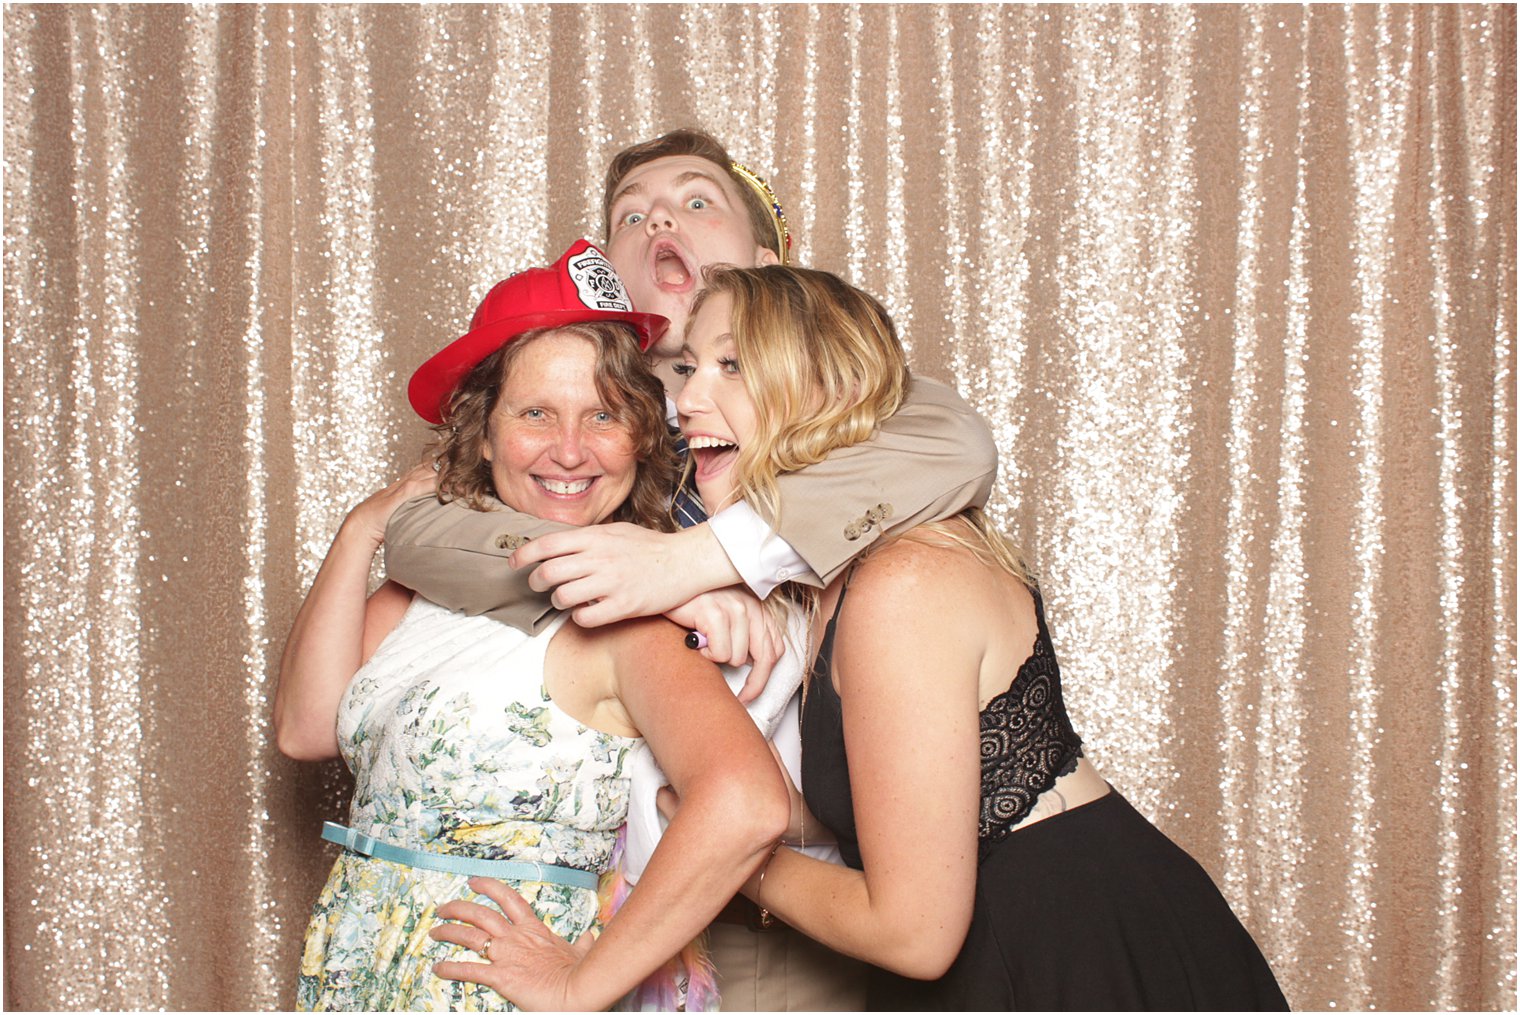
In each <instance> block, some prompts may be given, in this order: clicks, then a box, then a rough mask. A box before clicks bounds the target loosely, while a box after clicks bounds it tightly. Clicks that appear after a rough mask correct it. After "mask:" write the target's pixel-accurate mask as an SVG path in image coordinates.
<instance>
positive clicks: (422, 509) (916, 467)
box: [385, 378, 997, 631]
mask: <svg viewBox="0 0 1520 1015" xmlns="http://www.w3.org/2000/svg"><path fill="white" fill-rule="evenodd" d="M996 475H997V446H996V445H995V444H994V443H993V440H992V432H991V431H990V430H989V429H988V427H987V424H986V421H984V420H983V419H982V418H981V417H980V416H978V415H977V414H976V412H975V410H973V409H972V408H971V406H970V405H968V404H967V403H966V400H965V399H963V398H962V397H961V396H960V395H959V394H958V393H957V392H956V391H955V389H953V388H951V387H949V386H947V385H945V384H941V383H940V382H938V381H933V380H929V379H927V378H914V379H913V381H912V382H911V384H910V385H909V388H908V394H907V398H906V399H905V400H904V402H903V405H902V408H900V409H899V410H898V411H897V412H896V413H895V414H894V415H893V416H892V417H891V418H890V419H887V420H885V421H884V422H883V423H882V425H881V427H880V428H879V430H878V432H877V433H876V435H875V436H873V437H872V438H871V439H870V440H868V441H865V442H863V443H861V444H856V445H853V446H851V447H848V448H841V449H839V450H838V451H836V452H834V453H833V454H832V455H830V456H829V457H828V458H826V459H825V460H823V461H822V462H819V463H818V464H817V465H813V466H810V467H808V468H806V469H803V470H801V471H799V472H794V473H790V474H788V475H785V476H781V477H779V479H778V480H777V486H778V490H779V494H780V498H779V499H780V510H779V517H777V518H772V519H769V521H770V522H771V524H772V525H773V526H774V527H775V529H776V532H777V533H778V534H779V535H780V536H781V538H782V539H784V540H786V541H787V542H788V543H790V544H791V546H792V549H794V550H796V551H797V554H798V556H800V557H801V558H802V559H803V560H804V561H806V562H807V565H808V566H809V567H811V568H812V569H813V571H814V572H815V573H816V574H818V575H819V576H821V577H822V579H823V581H824V582H825V583H827V582H828V581H829V580H831V579H832V578H833V577H834V576H835V575H837V574H838V573H839V572H840V571H841V570H843V569H844V566H845V565H846V564H848V563H849V562H850V561H851V560H853V559H854V558H855V557H856V556H857V555H858V554H859V553H860V552H861V551H862V550H864V549H865V548H866V547H868V546H870V545H871V544H872V543H874V542H875V541H876V540H877V539H878V538H879V537H880V536H881V535H882V533H883V532H893V531H900V530H903V529H907V528H911V527H912V526H914V525H917V524H919V523H921V522H928V521H935V520H937V519H942V518H949V517H950V516H951V515H954V514H955V513H956V512H958V511H960V510H961V509H963V508H966V507H980V506H982V505H983V504H985V503H987V497H988V495H989V494H990V493H991V492H992V481H993V479H994V477H995V476H996ZM563 528H567V526H566V525H564V524H562V523H560V522H546V521H542V520H540V519H538V518H534V517H532V516H530V515H524V514H520V513H519V512H516V511H513V510H511V509H510V508H507V507H505V506H498V508H497V509H496V510H491V511H473V510H471V509H469V508H467V507H465V506H463V505H462V504H458V503H450V504H440V503H438V501H437V499H436V498H434V497H432V496H426V497H418V498H415V499H413V500H410V501H407V502H406V503H405V504H403V505H401V507H399V508H397V509H396V513H395V514H394V515H392V516H391V521H390V527H389V528H387V529H386V533H385V565H386V570H387V572H388V574H389V577H391V578H392V579H394V580H395V581H398V582H400V583H401V584H402V585H405V586H407V587H408V588H410V589H413V590H415V591H416V592H417V593H418V594H420V595H422V596H425V597H426V598H428V599H431V600H433V601H434V602H436V603H440V604H442V605H444V606H447V607H449V608H450V609H454V610H462V611H464V612H465V613H468V614H471V615H474V614H482V613H484V614H488V615H490V616H492V617H494V618H496V619H497V620H500V621H502V622H504V623H507V624H511V625H512V626H513V627H516V628H519V629H521V630H527V631H536V630H539V629H540V628H542V627H543V625H544V624H546V623H548V621H549V620H550V618H552V616H553V615H554V608H553V607H552V606H551V605H550V604H549V597H548V595H547V594H546V593H542V592H534V591H533V590H532V589H531V588H529V587H528V575H527V572H526V571H522V572H518V571H514V570H512V569H511V568H510V567H508V566H507V565H506V564H505V563H504V561H503V560H502V558H505V557H507V556H509V555H510V554H511V553H512V551H513V550H515V549H517V547H519V546H521V545H522V544H523V543H524V542H526V541H527V540H528V539H531V538H533V537H534V536H539V535H543V534H544V533H546V532H554V531H556V530H558V529H563Z"/></svg>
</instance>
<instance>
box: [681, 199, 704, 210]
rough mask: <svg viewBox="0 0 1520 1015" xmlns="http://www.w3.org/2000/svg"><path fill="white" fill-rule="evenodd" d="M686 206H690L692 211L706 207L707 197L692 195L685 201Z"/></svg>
mask: <svg viewBox="0 0 1520 1015" xmlns="http://www.w3.org/2000/svg"><path fill="white" fill-rule="evenodd" d="M686 207H688V208H690V209H691V210H692V211H701V210H702V209H703V208H706V207H707V198H705V197H694V198H692V199H691V200H690V201H687V202H686Z"/></svg>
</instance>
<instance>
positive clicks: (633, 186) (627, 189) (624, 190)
mask: <svg viewBox="0 0 1520 1015" xmlns="http://www.w3.org/2000/svg"><path fill="white" fill-rule="evenodd" d="M643 192H644V185H643V184H642V183H637V182H635V183H630V184H628V185H626V186H624V187H621V188H619V190H618V192H617V193H616V194H613V195H612V200H611V201H609V202H608V204H609V206H610V205H614V204H617V203H618V202H619V201H621V200H622V199H623V198H624V197H626V196H627V195H629V194H642V193H643Z"/></svg>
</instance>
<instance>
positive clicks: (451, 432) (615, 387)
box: [433, 321, 680, 532]
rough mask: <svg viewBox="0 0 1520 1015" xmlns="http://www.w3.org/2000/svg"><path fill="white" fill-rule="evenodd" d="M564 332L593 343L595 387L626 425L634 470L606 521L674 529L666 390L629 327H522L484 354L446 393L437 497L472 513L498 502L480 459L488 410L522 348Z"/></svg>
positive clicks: (674, 466) (675, 465)
mask: <svg viewBox="0 0 1520 1015" xmlns="http://www.w3.org/2000/svg"><path fill="white" fill-rule="evenodd" d="M565 332H568V333H570V334H573V335H578V336H580V337H581V338H584V339H586V340H587V341H588V342H590V343H591V344H592V345H593V346H594V347H595V348H596V378H595V382H596V390H597V394H599V395H600V396H601V398H602V401H603V402H604V403H605V405H606V407H607V409H608V411H610V412H611V413H612V415H613V417H614V418H616V419H617V421H618V422H619V423H620V424H621V425H622V426H623V427H624V428H625V429H626V430H627V431H628V436H629V439H630V441H631V442H632V445H633V449H634V454H635V456H636V457H637V459H638V468H637V471H636V473H635V475H634V480H633V489H632V491H630V493H629V494H628V499H627V500H625V501H623V503H622V504H620V505H618V508H617V510H616V511H614V512H613V513H612V516H611V517H610V518H608V519H607V520H608V521H617V522H633V523H634V524H636V525H642V526H644V527H645V528H649V529H657V530H659V531H661V532H672V531H674V530H675V528H676V523H675V521H674V520H673V519H672V518H671V514H670V492H671V491H672V490H674V489H675V484H676V476H677V475H678V473H679V470H680V464H679V459H678V458H677V456H676V452H675V444H674V441H673V440H672V438H671V436H670V427H669V425H668V424H667V423H666V419H665V388H664V387H663V386H662V385H661V384H660V381H659V379H658V378H656V377H655V376H654V374H652V373H651V372H650V371H649V367H648V365H647V364H646V362H645V360H644V355H643V353H641V352H640V351H639V342H638V337H637V336H636V335H635V334H634V332H633V329H632V328H629V327H627V326H626V325H622V324H613V323H611V322H606V321H594V322H592V323H589V324H571V325H563V326H560V327H555V328H539V329H536V330H534V331H528V332H524V333H523V334H521V335H519V336H517V337H516V338H514V339H512V340H511V341H509V342H508V343H507V344H506V345H504V346H502V347H501V348H500V349H497V350H496V351H495V352H494V353H492V354H491V355H489V356H487V357H486V358H485V359H483V360H481V361H480V363H479V364H477V365H476V367H475V369H473V370H471V371H470V372H469V373H468V374H466V375H465V377H464V379H463V380H461V381H460V382H459V385H458V387H456V388H455V389H454V391H453V393H452V394H451V395H450V396H449V402H448V405H447V406H446V407H445V409H444V413H443V422H442V423H441V424H439V425H438V426H435V427H433V430H434V432H436V433H437V434H438V438H439V440H438V449H437V453H436V457H437V460H438V463H439V464H438V499H439V500H441V501H445V502H447V501H451V500H460V501H463V502H464V503H465V504H466V505H468V506H469V507H471V508H474V509H475V510H476V511H488V510H490V507H491V503H492V502H493V501H496V499H497V498H496V487H495V485H494V484H493V483H492V480H491V463H490V462H489V461H487V460H486V457H485V445H486V441H487V438H488V436H489V434H488V432H487V427H488V426H489V423H490V419H491V413H492V412H493V411H494V410H495V408H496V401H497V398H498V397H499V396H500V393H501V386H502V383H503V382H504V381H505V380H506V378H507V376H508V374H509V373H510V372H511V370H512V365H513V363H515V362H516V361H517V359H518V358H519V357H520V356H521V355H522V352H523V350H524V349H526V348H527V347H528V346H530V345H532V344H533V342H534V341H535V340H537V339H540V338H543V337H544V336H545V335H549V334H553V333H565Z"/></svg>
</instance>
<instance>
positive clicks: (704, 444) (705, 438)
mask: <svg viewBox="0 0 1520 1015" xmlns="http://www.w3.org/2000/svg"><path fill="white" fill-rule="evenodd" d="M686 446H687V447H688V448H689V449H691V457H692V458H693V460H695V461H696V463H697V478H698V479H710V478H712V477H713V476H715V475H717V474H718V473H720V472H722V471H723V470H724V469H726V468H728V467H729V466H730V465H731V464H733V461H734V459H736V458H738V457H739V445H737V444H735V443H734V442H733V441H731V440H729V439H728V438H726V437H714V436H712V435H711V434H698V435H697V436H695V437H688V438H686Z"/></svg>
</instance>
